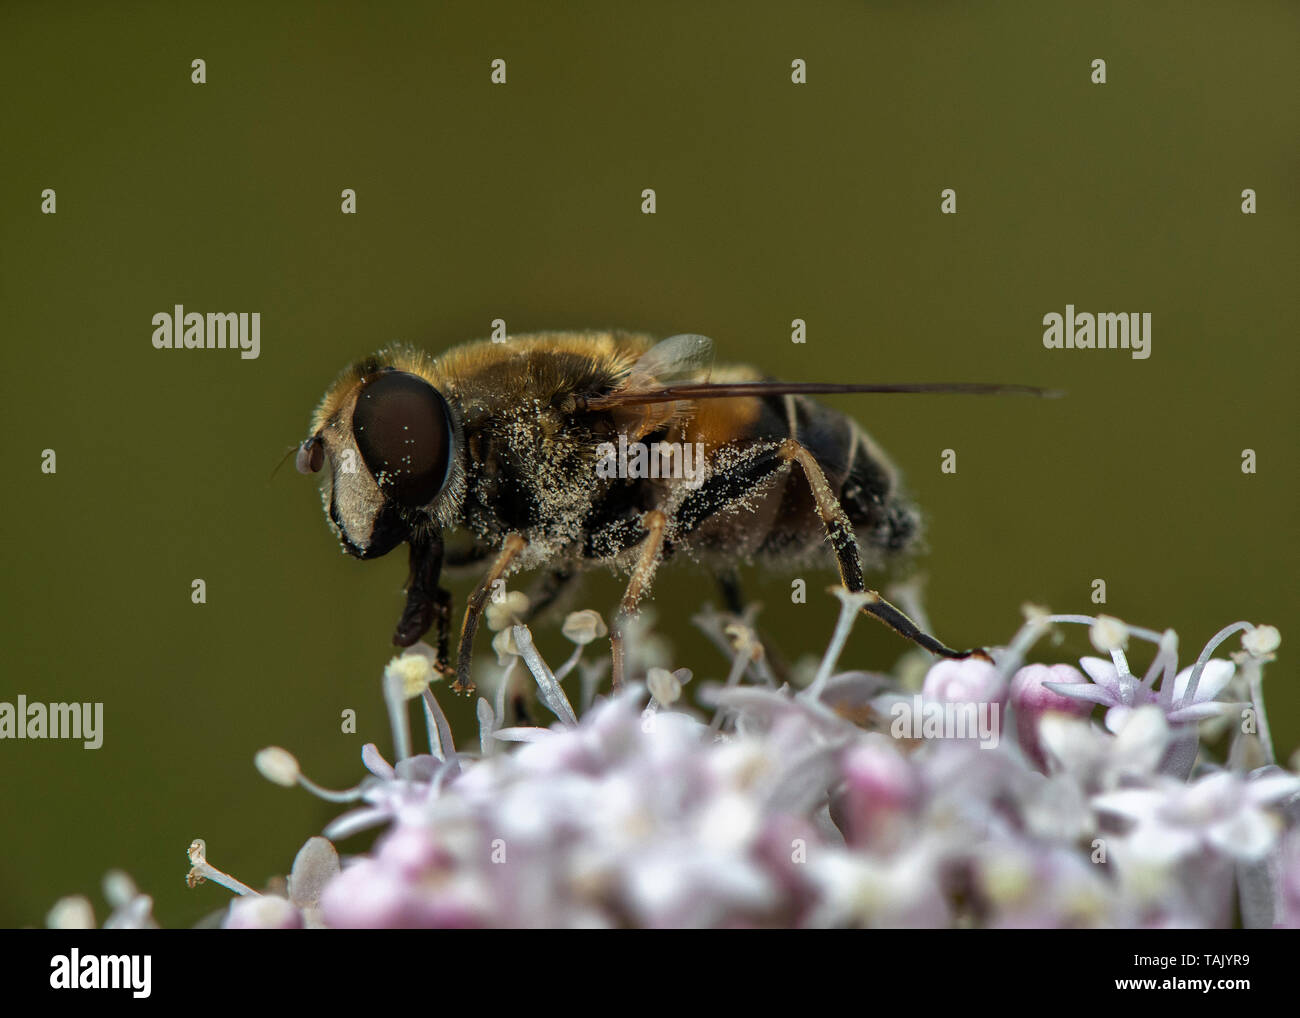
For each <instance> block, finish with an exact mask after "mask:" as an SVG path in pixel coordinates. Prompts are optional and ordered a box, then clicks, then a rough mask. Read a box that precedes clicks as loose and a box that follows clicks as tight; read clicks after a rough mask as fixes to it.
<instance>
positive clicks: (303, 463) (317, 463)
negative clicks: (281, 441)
mask: <svg viewBox="0 0 1300 1018" xmlns="http://www.w3.org/2000/svg"><path fill="white" fill-rule="evenodd" d="M324 463H325V445H324V443H323V442H321V440H320V435H312V437H311V438H309V439H307V440H306V441H305V442H303V443H302V445H300V446H298V458H297V459H296V460H295V461H294V465H295V466H296V467H297V468H298V473H300V474H314V473H317V472H318V471H319V470H320V468H321V467H322V466H323V465H324Z"/></svg>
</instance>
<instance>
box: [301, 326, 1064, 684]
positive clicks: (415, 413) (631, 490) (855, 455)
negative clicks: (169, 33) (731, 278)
mask: <svg viewBox="0 0 1300 1018" xmlns="http://www.w3.org/2000/svg"><path fill="white" fill-rule="evenodd" d="M712 355H713V344H712V342H711V341H710V340H709V339H707V338H706V337H703V336H696V335H680V336H673V337H672V338H669V339H666V340H664V341H662V342H659V343H654V342H653V341H652V340H651V339H650V338H649V337H646V336H643V335H638V334H632V333H622V332H581V333H579V332H556V333H539V334H533V335H521V336H515V337H512V338H510V339H508V340H507V341H506V342H504V343H501V342H492V341H489V340H481V341H478V342H473V343H467V344H465V345H462V346H459V347H456V348H454V349H452V350H449V351H448V352H446V353H444V354H442V355H441V356H438V357H431V356H429V355H428V354H427V353H425V352H423V351H420V350H415V349H411V348H407V347H400V346H399V347H390V348H388V349H385V350H383V351H381V352H379V353H377V354H375V355H374V356H371V357H367V358H365V359H363V360H361V361H358V362H357V363H356V364H354V365H352V366H351V367H350V368H348V369H347V370H345V371H344V372H343V373H342V374H341V375H340V376H339V378H338V379H337V380H336V381H335V382H334V384H333V385H331V386H330V388H329V389H328V391H327V392H326V393H325V396H324V398H323V399H322V400H321V402H320V405H319V406H318V407H317V408H316V412H315V414H314V416H313V417H312V422H311V431H310V434H309V435H308V437H307V439H306V440H305V441H303V443H302V444H301V446H300V447H299V449H298V453H297V467H298V470H299V471H301V472H302V473H315V472H320V471H322V470H323V471H324V472H323V486H322V492H321V497H322V501H323V503H324V507H325V511H326V516H327V518H328V520H329V523H330V526H331V527H332V528H333V530H334V532H335V534H336V535H337V536H338V538H339V540H340V542H341V543H342V545H343V549H344V550H345V551H346V552H347V553H348V554H350V555H353V556H355V557H357V558H360V559H371V558H378V557H379V556H381V555H385V554H387V553H388V552H390V551H392V550H393V549H394V548H396V547H397V546H398V545H399V544H402V543H406V544H407V545H408V546H409V551H410V578H409V580H408V583H407V589H406V606H405V609H404V610H403V612H402V615H401V618H400V620H399V621H398V623H397V628H396V630H395V631H394V634H393V643H394V644H396V645H398V646H410V645H411V644H413V643H415V642H416V641H417V640H419V639H420V638H421V637H422V636H423V635H424V634H425V633H426V632H427V631H428V630H429V629H430V628H431V627H434V626H436V629H437V636H436V641H437V647H436V652H437V667H438V669H439V671H441V672H443V673H444V674H447V675H451V674H455V676H456V685H455V688H456V689H458V690H462V691H468V690H470V689H472V688H473V683H472V681H471V679H470V659H471V653H472V649H473V640H474V633H475V630H476V628H477V626H478V621H479V617H480V615H481V614H482V612H483V610H484V608H485V606H486V603H487V600H488V597H489V594H490V593H491V591H492V589H493V585H494V583H495V582H496V581H498V580H500V579H502V578H504V577H506V576H507V575H509V574H511V573H514V572H516V571H521V570H528V569H536V568H541V569H544V570H546V573H545V575H544V576H543V578H542V581H541V586H542V589H543V591H544V593H543V594H542V596H541V597H540V598H539V599H538V603H537V604H535V605H534V613H535V612H536V611H540V610H541V609H543V608H545V607H546V606H547V605H548V604H549V603H550V602H552V601H553V600H554V599H555V597H556V596H558V594H559V592H560V591H561V590H562V589H563V588H564V587H565V585H567V584H568V583H569V582H570V581H571V580H572V579H573V578H574V577H576V576H577V575H579V574H580V573H582V572H583V571H584V570H586V569H589V568H591V567H593V566H597V565H603V566H610V567H613V568H615V569H622V570H626V571H628V572H629V573H630V580H629V582H628V585H627V590H626V593H625V594H624V596H623V599H622V601H621V603H620V605H619V608H618V611H617V614H616V616H615V618H614V619H613V622H612V624H611V625H610V627H609V628H610V644H611V650H612V657H613V681H614V684H615V687H616V688H617V687H618V686H619V685H621V683H622V681H623V672H624V654H623V637H624V628H625V624H626V621H627V619H628V618H629V617H630V616H632V615H634V614H635V613H636V611H637V607H638V604H639V603H640V601H641V599H642V598H643V597H645V596H646V594H647V592H648V591H649V588H650V585H651V583H652V581H653V579H654V576H655V572H656V570H657V569H658V568H659V566H660V564H661V563H662V562H663V561H665V560H667V559H670V558H672V557H674V556H678V555H682V554H687V555H689V556H691V557H693V558H695V559H696V560H698V561H700V562H702V563H704V564H705V565H706V566H711V567H712V568H713V569H714V570H715V571H716V572H717V573H718V575H719V578H720V579H721V580H722V582H723V591H724V596H725V599H726V600H727V602H728V606H729V607H731V608H732V610H739V604H738V600H739V596H738V592H737V588H736V587H735V584H734V581H733V577H734V566H735V563H736V561H737V560H738V559H754V560H757V561H758V562H760V563H775V562H791V561H799V560H816V559H818V558H824V557H825V553H826V546H827V545H828V544H829V548H830V551H831V552H832V554H833V557H834V560H835V563H836V565H837V566H838V569H839V574H840V579H841V581H842V582H843V584H844V586H845V587H847V588H848V589H849V590H852V591H866V590H867V588H866V583H865V580H864V571H865V570H868V569H877V568H880V567H881V566H883V565H884V564H885V563H886V561H887V560H888V559H890V558H891V557H892V556H895V555H897V554H898V553H899V552H901V551H902V550H903V549H905V548H907V547H908V545H909V544H910V543H912V541H913V539H914V537H915V535H916V532H917V524H918V514H917V512H916V510H915V508H914V507H913V505H912V504H911V502H910V501H909V500H908V498H907V496H906V495H905V494H904V492H903V491H902V490H901V488H900V485H899V477H898V472H897V471H896V470H895V469H894V467H893V466H892V465H891V463H890V462H889V460H888V458H887V457H886V456H885V454H884V453H883V452H882V451H881V450H880V448H879V447H878V446H877V445H876V444H875V443H874V442H873V441H872V440H871V438H870V437H868V436H867V434H866V433H865V432H864V431H863V430H862V429H861V428H860V427H858V425H857V424H856V423H855V422H854V421H853V420H852V419H850V418H849V417H847V416H845V415H843V414H840V413H838V412H836V411H834V410H831V409H829V408H828V407H825V406H822V405H820V404H818V403H816V402H814V401H813V400H812V399H810V398H809V396H810V395H811V394H816V393H895V392H908V393H919V392H945V393H954V392H955V393H1007V392H1023V393H1030V394H1035V395H1044V393H1043V391H1042V390H1039V389H1035V388H1032V387H1029V386H1018V385H987V384H979V383H965V384H964V383H956V384H946V383H945V384H904V385H858V384H816V383H795V382H781V381H775V380H771V379H766V378H764V377H763V376H761V375H760V374H759V373H758V372H756V371H754V370H752V369H750V368H746V367H738V366H737V367H727V368H722V367H719V368H714V367H713V366H712V360H713V356H712ZM628 447H634V448H635V449H637V450H638V451H639V450H640V449H642V448H653V449H655V450H657V451H658V452H659V453H661V454H662V453H663V451H664V450H668V451H669V453H670V454H671V453H672V452H674V451H675V450H678V449H684V450H687V453H684V454H683V457H682V462H684V461H685V456H686V455H687V454H688V453H689V450H691V449H694V450H698V451H699V453H700V456H699V462H697V463H696V464H695V465H694V466H695V468H696V469H695V471H694V472H693V474H692V476H691V477H690V478H689V479H686V478H683V477H680V476H671V475H672V474H673V473H674V471H673V470H671V469H666V470H662V471H661V470H653V469H651V470H649V471H647V470H645V469H640V470H638V469H630V470H625V471H612V472H611V471H610V470H608V469H604V468H607V467H609V465H610V463H609V456H610V450H612V449H614V448H618V449H620V450H624V449H626V448H628ZM661 459H662V462H663V463H664V464H665V465H666V466H669V467H671V465H672V456H671V455H667V456H661ZM326 466H328V469H324V468H325V467H326ZM642 466H643V467H644V461H642ZM664 474H668V475H670V476H663V475H664ZM462 528H463V529H464V530H467V531H468V532H469V536H470V544H469V546H468V548H466V549H463V550H460V551H455V552H453V551H452V550H450V549H448V550H447V552H446V554H445V555H444V545H443V532H444V531H445V530H451V529H462ZM444 559H445V561H446V564H447V565H448V566H453V565H464V564H467V563H470V562H474V561H488V560H490V565H489V566H488V568H487V570H486V572H485V573H484V574H483V576H482V579H481V581H480V582H479V583H478V585H477V586H476V587H475V589H474V591H473V593H472V594H471V595H470V597H469V599H468V603H467V605H466V609H465V616H464V623H463V625H462V627H461V635H460V645H459V650H458V655H457V658H456V662H455V665H454V666H453V665H452V664H451V662H450V661H449V657H448V630H449V627H450V620H451V595H450V593H449V592H448V591H447V590H446V589H445V588H444V587H442V586H441V585H440V582H439V581H440V576H441V573H442V569H443V565H444ZM868 594H869V597H870V600H869V601H868V603H867V604H866V605H865V607H864V609H863V610H864V611H866V612H868V613H869V614H871V615H873V616H875V617H876V618H877V619H879V620H880V621H881V622H883V623H885V624H886V625H887V626H889V627H891V628H892V629H894V630H895V631H897V632H898V633H899V634H901V635H902V636H904V637H906V638H907V639H909V640H911V641H913V642H915V643H917V644H919V645H920V646H922V647H924V648H925V649H926V650H928V651H930V652H932V653H934V654H937V655H941V656H943V657H950V658H963V657H968V656H970V655H971V654H983V651H978V650H976V651H957V650H953V649H951V648H949V647H947V646H945V645H944V644H943V643H941V642H940V641H939V640H937V639H935V638H934V637H933V636H930V635H928V634H927V633H925V632H922V631H921V629H920V628H919V627H918V626H917V625H916V624H915V623H913V622H912V620H911V619H909V618H908V617H907V616H906V615H905V614H904V613H903V612H901V611H900V610H899V609H897V608H895V607H894V606H893V605H892V604H890V603H889V602H888V601H886V600H885V599H884V598H882V597H881V596H880V595H879V594H877V593H875V592H874V591H868Z"/></svg>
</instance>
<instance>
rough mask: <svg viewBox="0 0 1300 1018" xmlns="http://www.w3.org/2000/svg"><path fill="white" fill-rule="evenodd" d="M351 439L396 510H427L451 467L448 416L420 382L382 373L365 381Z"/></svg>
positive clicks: (437, 398)
mask: <svg viewBox="0 0 1300 1018" xmlns="http://www.w3.org/2000/svg"><path fill="white" fill-rule="evenodd" d="M352 435H353V439H354V441H355V442H356V443H357V450H358V451H359V452H360V453H361V458H362V459H363V460H365V463H366V467H367V469H369V471H370V475H371V476H372V477H373V478H374V479H375V482H376V483H377V484H378V485H379V488H380V490H381V491H382V492H383V493H384V494H385V495H386V496H387V497H389V498H391V499H393V500H394V501H396V502H397V503H398V504H399V505H403V506H405V507H407V508H408V509H413V508H416V507H418V506H424V505H428V504H429V503H430V502H432V501H433V500H434V498H436V497H437V495H438V492H440V491H441V490H442V486H443V484H444V483H445V482H446V480H447V470H448V467H449V465H450V463H451V414H450V413H449V411H448V410H447V403H446V400H444V399H443V398H442V395H441V394H440V393H439V392H438V390H437V389H435V388H434V387H433V386H432V385H430V384H429V383H428V382H426V381H425V380H424V379H423V378H419V377H417V376H415V375H412V374H408V373H407V372H405V371H385V372H382V373H380V374H378V375H373V376H371V377H370V378H368V379H366V380H365V381H364V382H363V383H362V385H361V391H360V392H359V393H358V394H357V404H356V409H355V410H353V412H352Z"/></svg>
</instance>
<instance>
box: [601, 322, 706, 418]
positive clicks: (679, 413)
mask: <svg viewBox="0 0 1300 1018" xmlns="http://www.w3.org/2000/svg"><path fill="white" fill-rule="evenodd" d="M712 366H713V340H711V339H709V337H708V336H698V335H695V334H694V333H682V334H680V335H677V336H669V337H668V338H667V339H665V340H662V341H661V342H658V343H656V344H655V345H654V346H652V347H651V348H650V349H649V350H647V351H646V352H645V353H643V354H642V355H641V356H640V357H638V358H637V360H636V362H635V363H634V364H633V365H632V370H631V371H630V372H629V373H628V376H627V378H626V379H625V380H624V382H623V384H622V385H620V386H619V387H618V388H617V389H615V390H614V391H613V392H612V393H610V394H609V396H607V397H604V398H605V399H607V400H609V406H610V408H611V412H612V413H613V415H614V419H615V422H616V424H617V425H618V428H619V430H620V431H622V432H624V433H626V434H627V436H628V438H629V439H630V440H632V441H636V440H637V439H639V438H641V437H642V436H643V435H647V434H649V433H650V432H652V431H657V430H658V429H660V428H662V427H665V426H666V425H668V424H670V423H671V422H673V421H675V420H678V419H680V418H681V417H683V416H685V415H686V414H687V413H689V412H690V409H691V404H690V403H689V402H686V401H678V400H667V401H665V400H655V401H653V402H648V401H647V397H651V396H652V394H653V393H656V392H661V391H662V390H663V389H664V388H665V386H668V385H671V384H673V383H676V384H682V383H693V384H700V383H703V382H707V381H708V380H709V371H710V370H711V368H712Z"/></svg>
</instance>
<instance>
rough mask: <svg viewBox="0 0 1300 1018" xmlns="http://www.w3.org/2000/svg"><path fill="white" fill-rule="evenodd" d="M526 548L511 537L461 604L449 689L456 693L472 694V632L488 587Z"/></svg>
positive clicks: (513, 536)
mask: <svg viewBox="0 0 1300 1018" xmlns="http://www.w3.org/2000/svg"><path fill="white" fill-rule="evenodd" d="M525 547H526V545H525V543H524V539H523V538H522V537H520V536H519V535H518V534H511V535H510V536H509V537H507V538H506V540H505V543H504V544H503V545H502V546H501V551H500V553H499V554H498V555H497V557H496V561H494V562H493V563H492V568H491V569H489V570H488V571H487V573H486V574H485V575H484V577H483V579H482V580H480V581H479V585H478V586H477V587H475V588H474V593H472V594H470V596H469V600H468V601H467V602H466V603H465V622H464V623H463V624H462V625H461V627H460V647H459V649H458V650H457V652H456V683H455V685H454V686H452V688H453V689H454V690H455V691H456V692H458V693H470V692H473V690H474V681H473V679H471V678H470V673H469V666H470V659H471V657H472V655H473V653H474V632H475V630H477V629H478V620H479V618H480V617H481V616H482V614H483V608H484V607H485V606H486V605H487V599H488V595H489V594H490V593H491V592H492V585H493V584H494V583H496V581H497V580H499V579H501V577H503V576H504V575H505V574H506V573H507V572H509V571H510V565H511V563H513V562H514V560H515V559H516V558H518V557H519V553H520V552H522V551H523V550H524V548H525Z"/></svg>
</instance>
